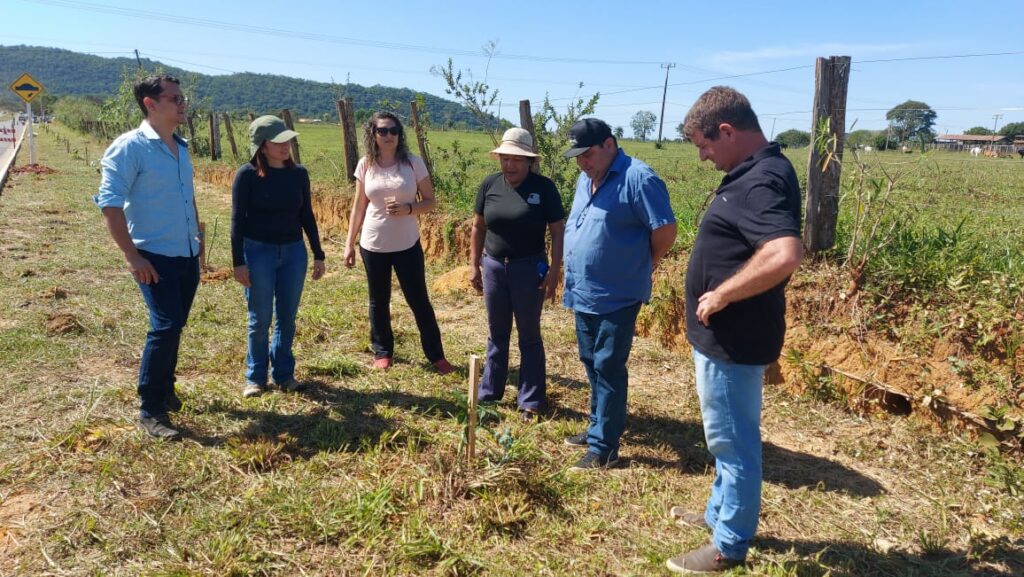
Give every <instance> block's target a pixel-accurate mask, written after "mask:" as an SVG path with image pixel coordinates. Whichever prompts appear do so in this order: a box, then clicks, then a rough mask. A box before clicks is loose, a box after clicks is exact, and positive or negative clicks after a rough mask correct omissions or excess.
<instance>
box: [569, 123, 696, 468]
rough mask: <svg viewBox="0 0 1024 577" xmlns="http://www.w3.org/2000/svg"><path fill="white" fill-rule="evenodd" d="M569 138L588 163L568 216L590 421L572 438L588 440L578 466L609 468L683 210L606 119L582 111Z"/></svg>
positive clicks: (572, 292) (572, 295)
mask: <svg viewBox="0 0 1024 577" xmlns="http://www.w3.org/2000/svg"><path fill="white" fill-rule="evenodd" d="M569 140H570V144H571V146H572V148H570V149H569V150H568V151H566V152H565V153H564V155H565V156H566V157H567V158H575V159H576V164H577V165H578V166H579V167H580V169H581V170H582V173H581V174H580V177H579V180H578V181H577V182H576V194H575V198H574V199H573V203H572V210H571V211H570V213H569V219H568V220H567V221H566V225H565V249H564V252H565V258H564V260H563V262H564V263H565V290H564V292H563V295H564V296H563V303H564V304H565V306H566V307H568V308H570V309H572V310H573V311H574V312H575V315H576V340H577V344H578V346H579V350H580V361H582V362H583V366H584V367H585V368H586V370H587V378H588V380H589V381H590V426H589V427H588V428H587V430H586V431H584V432H582V433H580V434H578V435H574V436H572V437H569V438H567V439H566V440H565V442H566V444H568V445H573V446H578V447H587V452H586V454H585V455H583V457H582V458H581V459H580V460H579V462H577V463H576V464H575V465H574V466H573V467H572V468H571V470H589V469H603V468H607V467H612V466H614V465H615V464H616V462H617V461H618V457H619V439H620V438H621V437H622V432H623V430H624V429H625V428H626V392H627V389H628V384H629V380H628V372H627V369H626V362H627V361H628V360H629V352H630V349H631V348H632V346H633V333H634V330H635V328H636V316H637V313H638V312H639V311H640V305H641V303H645V302H647V301H649V300H650V298H651V274H652V273H653V271H654V269H655V268H656V267H657V266H658V262H659V261H661V259H662V257H664V256H665V254H666V253H667V252H668V251H669V249H670V248H672V244H673V243H674V242H675V239H676V219H675V215H673V213H672V206H671V205H670V204H669V198H668V189H667V188H665V183H664V182H662V180H661V179H660V178H658V175H656V174H655V173H654V171H653V170H651V167H649V166H647V165H646V164H644V163H643V162H640V161H639V160H636V159H634V158H630V157H629V156H626V153H625V152H623V151H622V149H620V148H619V143H618V141H617V140H616V139H615V137H614V136H612V131H611V127H609V126H608V124H607V123H605V122H604V121H602V120H598V119H596V118H585V119H583V120H580V121H578V122H577V123H576V124H574V125H573V126H572V128H571V129H570V130H569Z"/></svg>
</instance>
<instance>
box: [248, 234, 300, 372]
mask: <svg viewBox="0 0 1024 577" xmlns="http://www.w3.org/2000/svg"><path fill="white" fill-rule="evenodd" d="M243 250H244V252H245V264H246V266H247V267H249V283H250V284H251V285H252V286H250V287H249V288H247V289H245V298H246V302H247V303H248V305H249V352H248V354H247V355H246V356H245V378H246V380H248V381H251V382H253V383H256V384H257V385H266V384H267V371H268V369H269V365H270V364H273V371H274V374H273V377H274V382H277V383H284V382H287V381H289V380H291V379H292V378H294V377H295V356H294V355H293V354H292V341H293V340H294V339H295V316H296V314H298V312H299V300H300V299H301V298H302V288H303V285H304V284H305V279H306V267H307V265H308V264H309V256H308V254H307V253H306V245H305V244H303V243H302V241H298V242H293V243H288V244H273V243H269V242H260V241H257V240H253V239H251V238H245V239H243ZM271 318H273V320H274V337H273V340H269V339H268V336H267V335H268V333H269V331H270V320H271Z"/></svg>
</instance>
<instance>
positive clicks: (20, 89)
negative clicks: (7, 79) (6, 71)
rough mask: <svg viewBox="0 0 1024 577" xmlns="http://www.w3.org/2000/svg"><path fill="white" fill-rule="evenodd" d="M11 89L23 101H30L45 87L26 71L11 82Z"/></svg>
mask: <svg viewBox="0 0 1024 577" xmlns="http://www.w3.org/2000/svg"><path fill="white" fill-rule="evenodd" d="M11 90H13V91H14V93H15V94H17V95H18V96H20V97H21V99H22V100H24V101H25V102H32V100H33V99H34V98H35V97H36V96H39V95H40V94H42V92H43V91H44V90H46V89H45V88H43V85H42V84H41V83H40V82H39V81H37V80H36V79H35V78H32V77H31V76H29V75H28V73H27V72H26V73H25V74H22V75H21V76H19V77H18V79H17V80H15V81H14V82H12V83H11Z"/></svg>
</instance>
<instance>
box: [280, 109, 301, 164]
mask: <svg viewBox="0 0 1024 577" xmlns="http://www.w3.org/2000/svg"><path fill="white" fill-rule="evenodd" d="M281 119H282V120H284V125H285V126H287V127H288V130H295V123H294V122H292V111H291V110H288V109H287V108H284V109H282V110H281ZM292 160H294V161H295V164H302V157H301V156H299V139H298V138H293V139H292Z"/></svg>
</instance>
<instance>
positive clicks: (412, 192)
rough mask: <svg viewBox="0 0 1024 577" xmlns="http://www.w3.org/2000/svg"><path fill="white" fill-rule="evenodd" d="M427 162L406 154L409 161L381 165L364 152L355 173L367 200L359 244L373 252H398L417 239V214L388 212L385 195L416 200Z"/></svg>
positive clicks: (402, 201)
mask: <svg viewBox="0 0 1024 577" xmlns="http://www.w3.org/2000/svg"><path fill="white" fill-rule="evenodd" d="M428 176H429V174H428V173H427V166H426V165H425V164H423V160H421V159H420V158H419V157H418V156H413V155H409V162H400V163H398V164H396V165H394V166H389V167H387V168H381V167H380V166H377V165H376V164H373V165H371V164H370V163H369V162H368V161H367V160H366V157H365V156H364V157H363V158H361V159H359V164H358V165H357V166H356V171H355V177H356V179H357V180H359V181H360V182H362V183H363V190H364V191H365V192H366V198H368V199H369V200H370V204H369V205H367V207H366V217H365V218H364V219H363V229H362V231H360V234H359V246H361V247H363V248H365V249H366V250H369V251H373V252H398V251H400V250H406V249H409V248H412V246H413V245H414V244H416V241H418V240H419V239H420V228H419V225H418V224H417V221H416V217H415V216H410V215H407V214H391V215H389V214H387V212H386V211H385V208H386V206H387V203H386V202H384V199H385V198H387V197H389V196H393V197H395V200H396V201H397V202H398V203H400V204H401V203H409V202H416V183H418V182H419V181H421V180H423V179H424V178H427V177H428Z"/></svg>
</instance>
